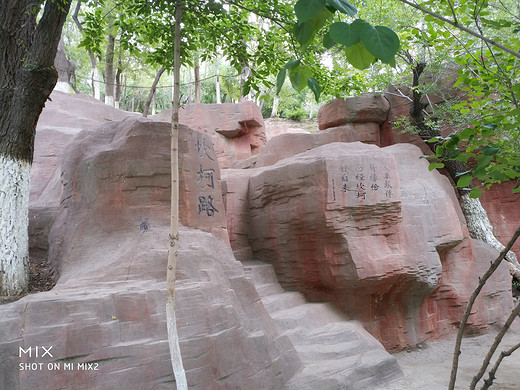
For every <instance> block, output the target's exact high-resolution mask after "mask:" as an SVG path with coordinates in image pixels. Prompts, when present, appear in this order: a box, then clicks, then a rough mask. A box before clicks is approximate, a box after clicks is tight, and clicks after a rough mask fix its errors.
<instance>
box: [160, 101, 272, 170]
mask: <svg viewBox="0 0 520 390" xmlns="http://www.w3.org/2000/svg"><path fill="white" fill-rule="evenodd" d="M154 118H155V119H156V120H160V121H164V122H168V121H171V111H170V110H165V111H164V112H162V113H161V114H159V115H157V116H155V117H154ZM179 121H180V123H183V124H185V125H186V126H189V127H191V128H192V129H194V130H198V131H200V132H203V133H208V134H209V135H210V137H211V140H212V142H213V147H214V149H215V153H216V155H217V160H218V162H219V164H220V167H221V168H222V169H223V168H231V167H233V166H234V164H235V163H236V162H237V161H240V160H244V159H247V158H249V157H251V156H253V155H255V154H257V153H258V152H259V150H260V148H261V147H262V146H264V145H265V143H266V140H267V137H266V134H265V127H264V119H263V118H262V114H261V112H260V109H259V108H258V106H257V105H256V104H254V103H252V102H241V103H239V104H232V103H223V104H186V105H185V106H184V107H183V108H182V109H181V110H180V112H179Z"/></svg>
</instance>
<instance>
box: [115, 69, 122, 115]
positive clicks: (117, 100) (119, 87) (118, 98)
mask: <svg viewBox="0 0 520 390" xmlns="http://www.w3.org/2000/svg"><path fill="white" fill-rule="evenodd" d="M122 74H123V69H121V63H119V65H118V67H117V71H116V96H115V101H114V106H115V107H116V108H119V104H120V102H121V91H122V89H123V86H122V84H121V75H122Z"/></svg>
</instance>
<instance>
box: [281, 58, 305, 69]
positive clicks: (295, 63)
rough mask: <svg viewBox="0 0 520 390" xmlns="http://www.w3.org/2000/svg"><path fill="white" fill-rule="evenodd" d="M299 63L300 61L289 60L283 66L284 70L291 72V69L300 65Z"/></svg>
mask: <svg viewBox="0 0 520 390" xmlns="http://www.w3.org/2000/svg"><path fill="white" fill-rule="evenodd" d="M300 63H301V61H300V60H289V61H287V63H286V64H285V65H284V68H285V69H289V70H292V69H294V68H296V67H297V66H298V65H300Z"/></svg>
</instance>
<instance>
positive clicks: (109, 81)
mask: <svg viewBox="0 0 520 390" xmlns="http://www.w3.org/2000/svg"><path fill="white" fill-rule="evenodd" d="M109 28H111V27H110V26H109ZM115 45H116V38H115V37H114V36H113V35H112V34H111V33H110V34H108V43H107V50H106V57H105V104H108V105H109V106H112V107H113V106H114V101H115V100H114V91H115V83H114V54H115Z"/></svg>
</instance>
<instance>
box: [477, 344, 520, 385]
mask: <svg viewBox="0 0 520 390" xmlns="http://www.w3.org/2000/svg"><path fill="white" fill-rule="evenodd" d="M519 348H520V343H518V344H516V345H514V346H513V347H511V348H510V349H508V350H507V351H502V352H501V353H500V356H499V358H498V359H497V361H496V363H495V365H494V366H493V368H492V369H491V370H489V377H488V379H485V380H484V385H483V386H482V387H481V388H480V390H487V389H488V388H489V387H491V385H493V381H494V380H495V374H496V372H497V370H498V367H499V366H500V363H502V360H504V358H505V357H506V356H511V355H512V354H513V352H515V351H516V350H517V349H519Z"/></svg>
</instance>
